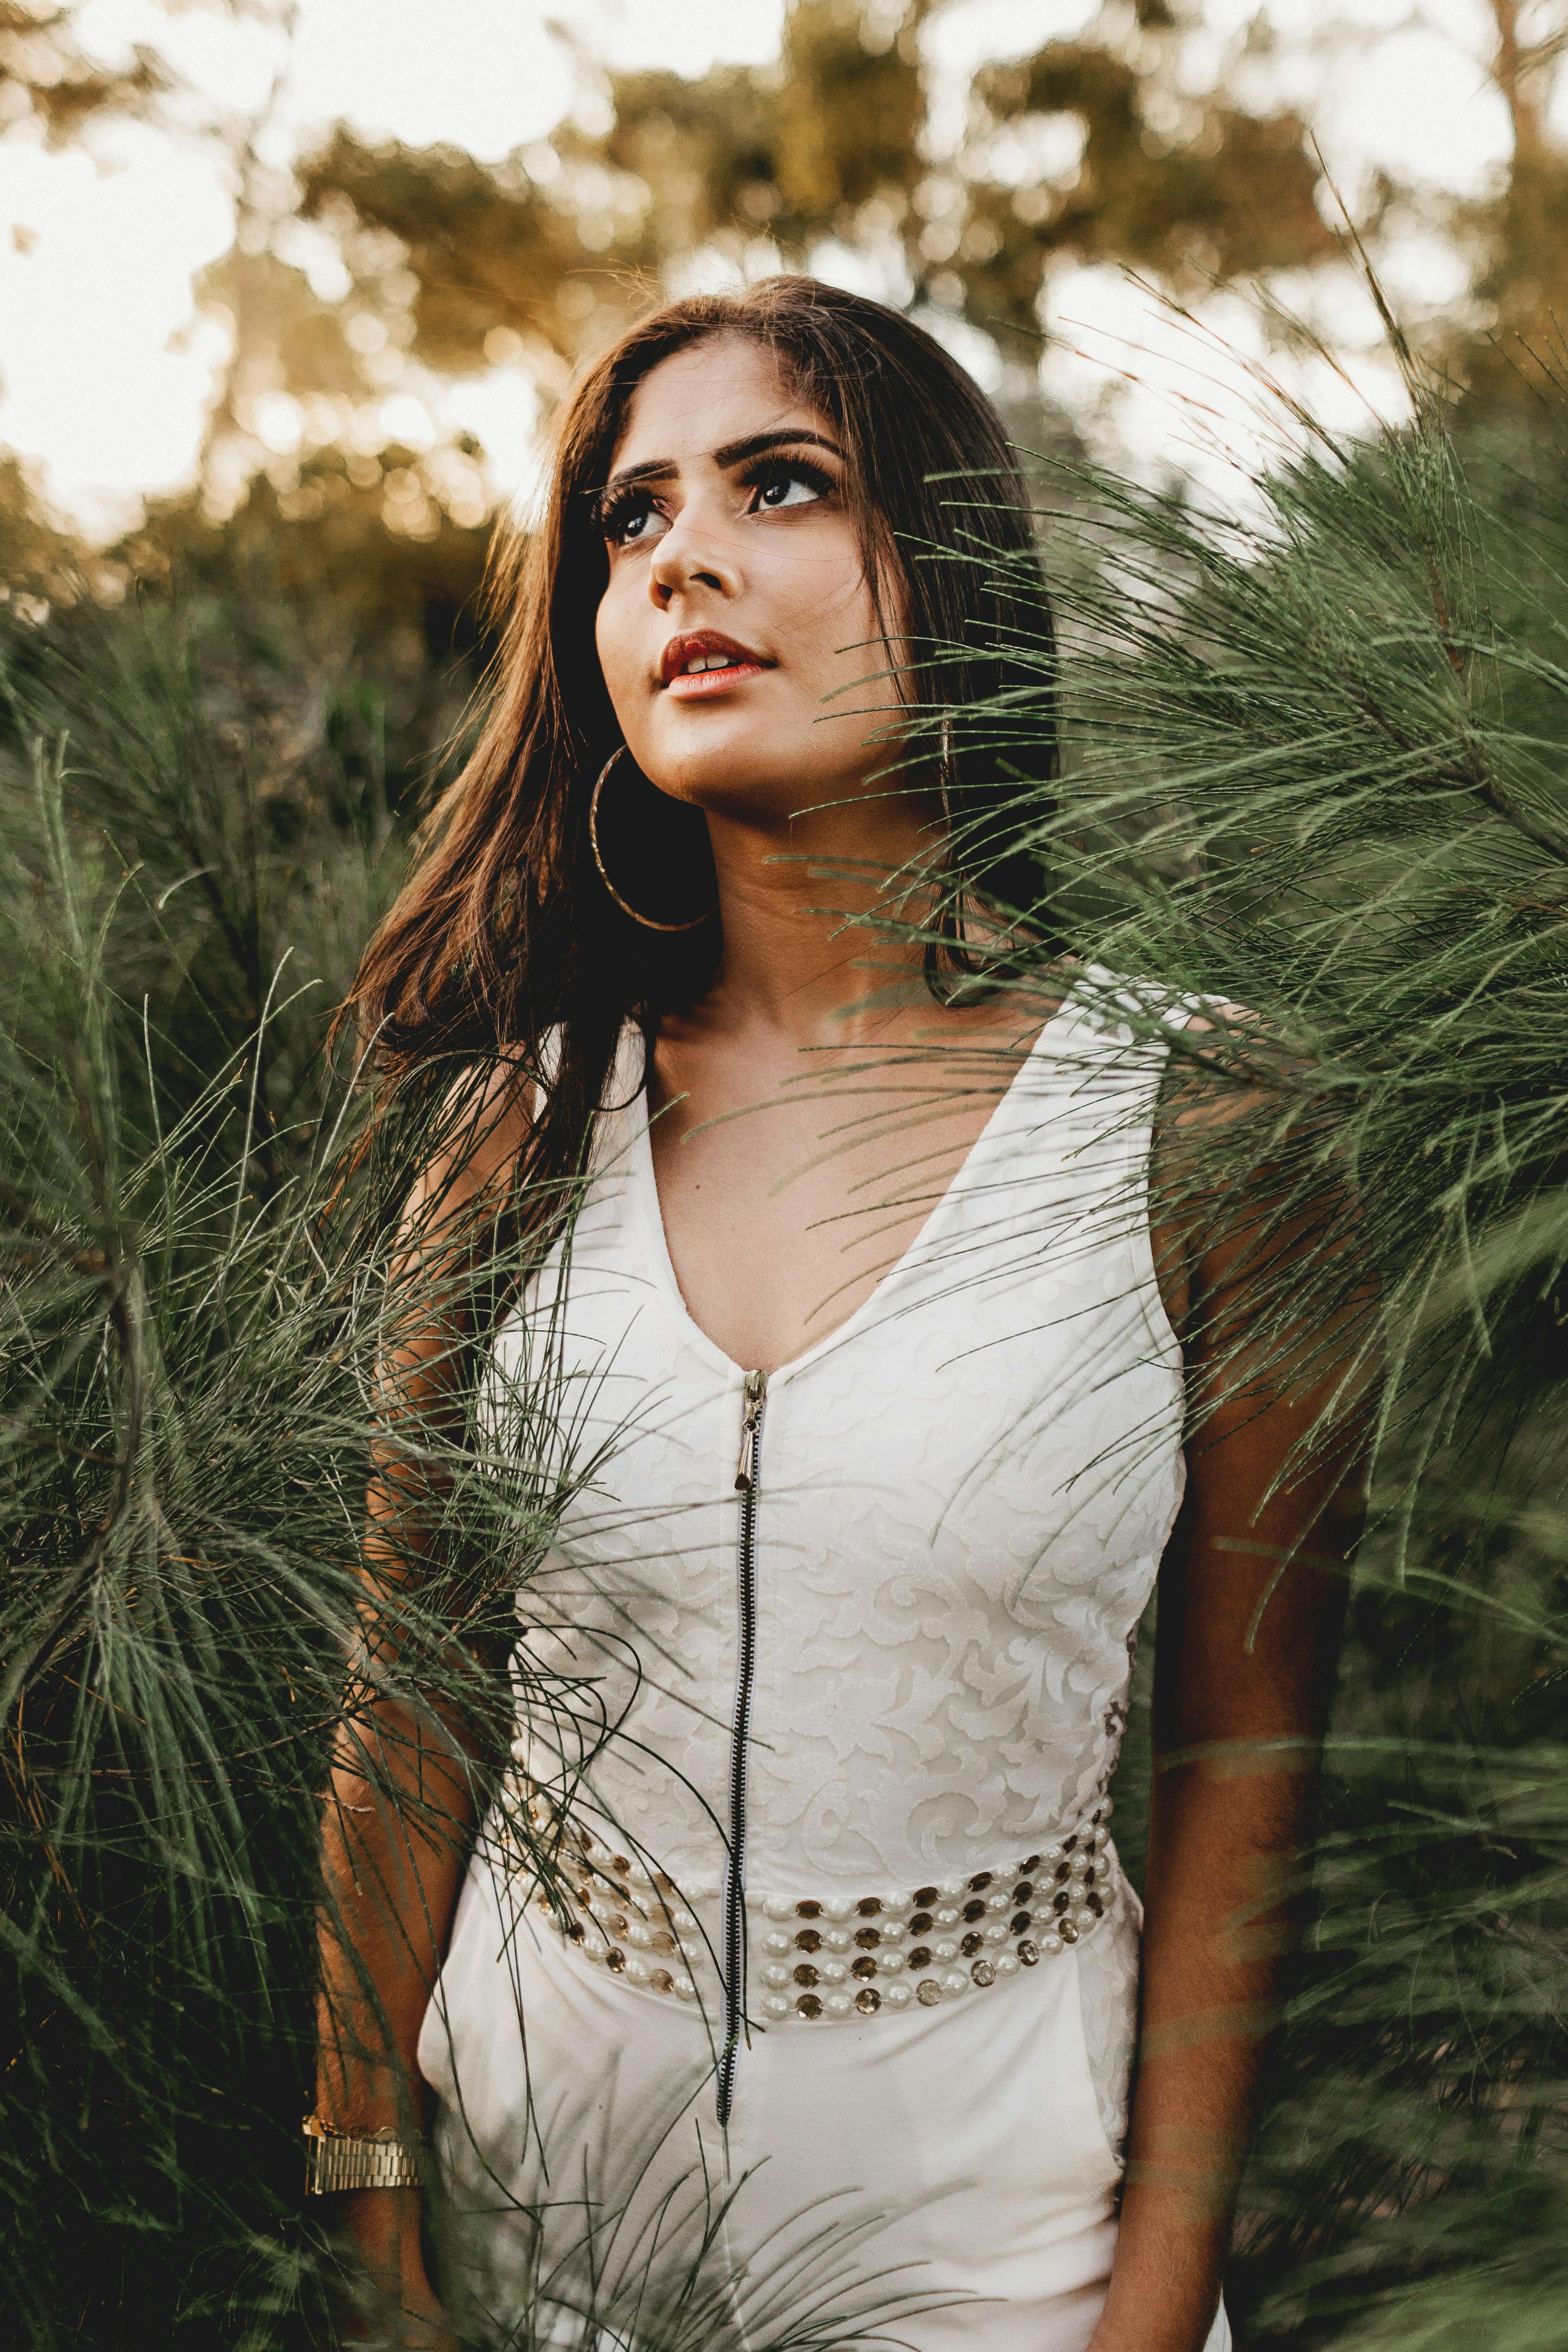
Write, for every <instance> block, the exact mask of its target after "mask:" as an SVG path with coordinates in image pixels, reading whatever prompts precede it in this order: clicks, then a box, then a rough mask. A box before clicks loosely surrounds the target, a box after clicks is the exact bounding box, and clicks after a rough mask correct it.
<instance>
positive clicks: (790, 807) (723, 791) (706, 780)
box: [639, 729, 831, 823]
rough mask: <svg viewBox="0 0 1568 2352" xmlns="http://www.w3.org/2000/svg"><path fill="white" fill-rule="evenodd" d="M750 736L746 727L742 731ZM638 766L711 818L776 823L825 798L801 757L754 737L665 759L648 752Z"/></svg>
mask: <svg viewBox="0 0 1568 2352" xmlns="http://www.w3.org/2000/svg"><path fill="white" fill-rule="evenodd" d="M746 735H747V738H751V730H750V729H748V730H746ZM639 764H641V765H642V769H643V773H644V775H646V776H647V780H648V782H650V783H652V784H656V785H657V786H658V790H659V791H660V792H661V793H668V795H669V797H670V799H671V800H675V801H685V802H686V803H688V804H689V806H691V807H693V808H700V809H702V810H703V811H705V812H706V813H707V814H711V815H713V816H731V817H749V818H752V819H753V820H755V819H756V818H758V817H766V818H769V819H771V820H773V822H775V823H780V822H782V821H783V820H784V818H786V817H789V816H793V815H794V814H795V811H796V810H797V809H800V808H802V807H805V806H807V805H809V800H810V798H811V797H816V798H819V799H820V798H826V797H827V795H828V793H829V792H830V791H831V787H825V788H824V790H823V791H822V792H820V793H814V788H813V784H812V782H811V779H810V778H809V777H807V776H805V774H804V773H803V771H804V769H805V761H801V760H794V761H792V760H791V759H790V758H789V756H788V754H787V752H785V753H784V754H783V755H782V756H781V751H780V746H779V743H778V741H777V739H776V738H775V739H774V740H772V741H771V742H769V743H767V744H765V745H763V744H761V743H758V742H757V741H756V740H754V739H752V740H736V739H734V738H731V740H729V741H726V742H717V741H715V742H712V743H705V744H703V745H701V746H700V748H694V749H691V750H687V751H681V752H679V753H678V754H673V755H670V756H667V757H664V758H660V757H658V755H657V754H656V753H653V752H650V753H649V755H648V758H647V761H646V762H641V763H639Z"/></svg>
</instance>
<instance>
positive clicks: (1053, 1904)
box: [501, 1784, 1116, 2023]
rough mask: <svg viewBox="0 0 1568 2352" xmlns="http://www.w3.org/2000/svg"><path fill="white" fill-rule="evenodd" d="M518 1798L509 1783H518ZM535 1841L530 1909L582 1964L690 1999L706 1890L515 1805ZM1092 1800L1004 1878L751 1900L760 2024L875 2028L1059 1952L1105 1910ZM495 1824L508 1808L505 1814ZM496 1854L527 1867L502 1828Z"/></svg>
mask: <svg viewBox="0 0 1568 2352" xmlns="http://www.w3.org/2000/svg"><path fill="white" fill-rule="evenodd" d="M514 1788H515V1784H514ZM521 1802H522V1803H524V1804H525V1805H526V1806H527V1809H528V1811H529V1812H530V1814H531V1818H532V1820H533V1822H534V1825H535V1828H536V1830H537V1831H542V1832H545V1833H546V1834H547V1835H549V1836H550V1837H551V1839H552V1843H555V1846H556V1856H557V1864H558V1866H557V1869H556V1872H555V1874H554V1883H553V1884H552V1885H551V1886H550V1887H548V1888H545V1887H541V1889H540V1891H539V1893H538V1895H536V1897H535V1898H534V1900H535V1906H536V1907H537V1908H538V1909H539V1910H541V1911H542V1912H543V1913H544V1914H545V1915H546V1916H547V1917H548V1918H549V1919H550V1921H551V1923H552V1925H553V1926H554V1927H556V1928H557V1929H558V1930H559V1931H560V1933H561V1934H562V1935H563V1937H565V1938H566V1939H567V1941H568V1942H570V1943H572V1944H574V1945H575V1947H576V1948H577V1950H578V1951H579V1952H580V1953H581V1954H582V1955H583V1957H584V1958H585V1959H589V1960H593V1961H595V1962H596V1963H597V1964H598V1965H599V1966H601V1967H603V1968H605V1969H609V1970H610V1971H611V1972H612V1973H613V1974H614V1975H616V1976H620V1977H624V1978H625V1979H626V1982H627V1983H629V1984H635V1985H640V1986H642V1987H644V1988H645V1989H646V1990H648V1991H650V1992H656V1993H664V1994H667V1995H672V1996H673V1997H674V1998H675V1999H676V2000H687V2001H690V2000H696V1999H697V1981H696V1977H695V1976H694V1974H693V1973H692V1971H693V1969H694V1968H699V1969H700V1967H701V1965H702V1962H703V1960H704V1959H705V1958H711V1956H712V1954H713V1951H714V1949H715V1948H716V1945H717V1940H718V1937H717V1930H716V1928H715V1929H714V1930H712V1931H711V1932H708V1933H705V1931H704V1928H703V1926H702V1923H701V1921H700V1919H699V1917H698V1916H697V1914H696V1912H695V1911H694V1910H693V1909H692V1908H691V1907H690V1906H692V1905H694V1904H695V1905H698V1906H701V1905H703V1904H705V1903H708V1902H710V1901H715V1900H716V1899H717V1897H718V1895H719V1889H718V1888H717V1887H716V1886H698V1885H688V1886H687V1887H685V1888H684V1889H682V1888H680V1887H678V1886H677V1885H676V1884H675V1882H674V1881H673V1880H672V1879H670V1878H668V1877H667V1876H666V1874H664V1872H662V1871H658V1870H653V1871H650V1870H648V1869H647V1868H646V1867H645V1866H644V1865H643V1864H641V1863H640V1862H637V1861H634V1860H633V1859H632V1857H631V1856H630V1855H628V1854H626V1853H617V1852H616V1849H615V1848H614V1847H613V1846H610V1845H606V1844H605V1843H604V1841H603V1840H602V1839H600V1838H598V1837H596V1836H595V1833H594V1832H592V1831H591V1830H584V1829H580V1828H579V1827H578V1826H577V1825H576V1824H575V1823H574V1822H572V1821H571V1820H570V1819H569V1818H567V1817H565V1816H563V1814H562V1813H560V1812H559V1811H557V1809H556V1808H555V1807H553V1806H552V1804H551V1803H550V1802H549V1801H548V1800H546V1799H544V1798H541V1797H534V1798H532V1799H531V1800H529V1799H528V1798H527V1797H526V1796H523V1797H521ZM1109 1815H1110V1798H1109V1797H1106V1798H1102V1799H1101V1801H1100V1803H1099V1804H1098V1805H1097V1806H1096V1807H1095V1809H1094V1811H1093V1812H1092V1813H1090V1814H1089V1816H1088V1818H1087V1819H1086V1820H1085V1821H1083V1822H1080V1823H1079V1826H1078V1828H1077V1829H1076V1830H1073V1831H1071V1832H1068V1833H1067V1834H1066V1835H1065V1836H1062V1837H1059V1838H1053V1839H1050V1840H1048V1841H1047V1842H1046V1843H1042V1845H1041V1847H1040V1850H1039V1852H1038V1853H1031V1854H1029V1855H1027V1856H1026V1858H1025V1859H1024V1860H1023V1861H1022V1862H1020V1863H1018V1864H1016V1865H1015V1866H1013V1867H1012V1868H1006V1867H1002V1866H999V1867H998V1868H996V1869H994V1870H977V1871H976V1872H974V1874H973V1876H971V1877H968V1878H943V1879H939V1880H934V1881H932V1883H931V1885H926V1886H917V1887H916V1888H915V1889H914V1890H913V1892H912V1893H911V1894H901V1893H900V1894H891V1893H889V1894H878V1895H823V1896H820V1897H816V1896H806V1897H805V1898H802V1899H797V1898H796V1897H795V1896H794V1895H777V1894H765V1893H764V1894H761V1895H758V1894H755V1893H753V1894H752V1895H750V1896H749V1898H748V1906H747V1907H748V1909H749V1910H750V1911H751V1912H752V1914H753V1915H755V1914H756V1913H757V1912H760V1913H761V1915H762V1916H763V1919H764V1920H765V1921H766V1923H767V1924H766V1927H764V1928H763V1933H762V1937H761V1943H762V1948H763V1966H762V1969H761V1975H762V1980H763V1985H764V1986H765V1987H766V1990H765V1992H764V1993H763V1999H762V2002H761V2010H762V2014H763V2017H764V2018H766V2019H767V2020H768V2021H770V2022H773V2023H783V2022H784V2021H786V2020H790V2019H795V2018H799V2019H804V2020H807V2021H815V2020H816V2019H818V2018H822V2017H833V2018H846V2017H856V2016H859V2017H874V2016H876V2014H877V2013H878V2011H883V2010H886V2011H899V2010H905V2009H908V2008H909V2007H910V2003H911V2002H913V2001H919V2002H920V2003H921V2005H922V2006H923V2007H925V2008H928V2009H931V2008H934V2007H935V2006H936V2004H937V2003H938V2002H939V2001H942V2000H959V1999H961V1998H962V1997H963V1995H964V1994H965V1993H969V1992H973V1991H984V1990H986V1989H987V1988H988V1987H990V1986H991V1985H994V1984H996V1983H998V1982H1000V1981H1002V1980H1003V1979H1005V1978H1008V1977H1016V1975H1017V1974H1018V1972H1019V1970H1020V1969H1032V1968H1035V1967H1037V1965H1038V1963H1039V1962H1040V1961H1041V1960H1042V1959H1047V1958H1052V1957H1054V1956H1055V1955H1056V1954H1057V1953H1058V1952H1062V1951H1065V1950H1066V1949H1067V1948H1068V1946H1069V1945H1072V1944H1076V1943H1078V1942H1079V1939H1080V1938H1081V1937H1084V1936H1086V1935H1089V1933H1090V1932H1091V1931H1092V1929H1093V1928H1094V1927H1095V1925H1096V1923H1097V1922H1098V1921H1099V1920H1100V1919H1101V1918H1103V1917H1104V1916H1105V1915H1106V1913H1107V1911H1108V1910H1109V1909H1110V1904H1111V1901H1112V1897H1113V1892H1114V1887H1115V1883H1116V1873H1115V1863H1114V1859H1113V1857H1112V1856H1111V1855H1110V1854H1109V1853H1108V1852H1107V1848H1108V1847H1109V1845H1110V1831H1109V1830H1108V1829H1107V1828H1106V1826H1105V1823H1106V1821H1107V1818H1108V1817H1109ZM502 1818H503V1824H504V1823H505V1808H504V1806H503V1814H502ZM501 1837H502V1843H503V1844H504V1845H506V1846H507V1847H508V1848H509V1849H510V1853H511V1854H512V1856H513V1857H514V1859H515V1860H516V1861H517V1862H518V1863H519V1864H523V1865H524V1866H528V1864H527V1856H526V1854H525V1853H524V1849H523V1847H522V1844H521V1842H520V1841H519V1840H518V1839H517V1838H516V1836H515V1833H514V1832H512V1831H511V1829H510V1826H509V1825H504V1826H503V1828H502V1832H501Z"/></svg>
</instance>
